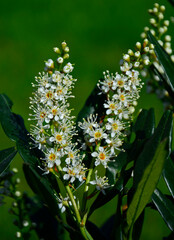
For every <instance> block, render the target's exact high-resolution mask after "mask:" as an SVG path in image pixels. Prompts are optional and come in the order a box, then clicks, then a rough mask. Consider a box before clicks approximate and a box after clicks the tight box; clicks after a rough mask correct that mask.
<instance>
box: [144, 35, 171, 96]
mask: <svg viewBox="0 0 174 240" xmlns="http://www.w3.org/2000/svg"><path fill="white" fill-rule="evenodd" d="M148 37H149V40H150V42H151V43H152V44H154V46H155V53H156V56H157V58H158V61H159V63H160V64H161V66H162V67H163V70H164V74H165V76H166V81H167V84H168V86H169V87H170V88H171V90H172V91H173V92H174V64H173V62H172V61H171V59H170V56H169V55H168V54H167V53H166V51H165V50H164V49H163V47H161V45H160V44H159V43H158V41H157V40H156V38H155V37H154V36H153V35H152V34H151V32H150V31H149V32H148Z"/></svg>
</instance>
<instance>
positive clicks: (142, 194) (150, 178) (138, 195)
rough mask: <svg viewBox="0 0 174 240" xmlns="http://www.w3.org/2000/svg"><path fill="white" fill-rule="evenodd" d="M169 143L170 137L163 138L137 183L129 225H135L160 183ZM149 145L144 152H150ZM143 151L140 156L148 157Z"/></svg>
mask: <svg viewBox="0 0 174 240" xmlns="http://www.w3.org/2000/svg"><path fill="white" fill-rule="evenodd" d="M167 145H168V139H165V140H163V142H161V143H160V144H159V145H158V147H157V149H155V154H154V156H153V158H152V159H151V162H150V163H149V164H148V165H147V166H146V168H145V170H144V172H143V175H142V177H141V179H140V181H139V183H138V184H137V187H136V191H135V193H134V195H133V198H132V201H131V203H130V205H129V207H128V211H127V223H128V225H129V227H132V226H133V224H134V223H135V221H136V220H137V218H138V217H139V216H140V214H141V213H142V211H143V209H144V207H145V206H146V204H147V203H148V201H149V199H150V197H151V195H152V193H153V191H154V189H155V187H156V185H157V183H158V180H159V177H160V175H161V172H162V169H163V166H164V162H165V160H166V158H167V157H168V154H169V153H168V150H167V149H166V147H167ZM148 147H149V144H148V145H146V147H145V149H144V151H143V153H146V151H147V152H148ZM143 153H142V155H141V156H140V157H142V158H146V157H147V156H146V154H144V155H143ZM149 157H152V156H149ZM144 160H145V159H144Z"/></svg>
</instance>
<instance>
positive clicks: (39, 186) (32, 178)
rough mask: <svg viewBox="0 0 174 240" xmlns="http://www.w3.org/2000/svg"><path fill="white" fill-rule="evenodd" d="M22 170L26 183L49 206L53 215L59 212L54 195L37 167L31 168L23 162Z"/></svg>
mask: <svg viewBox="0 0 174 240" xmlns="http://www.w3.org/2000/svg"><path fill="white" fill-rule="evenodd" d="M23 170H24V174H25V178H26V180H27V183H28V184H29V186H30V187H31V189H32V190H33V192H34V193H36V194H38V196H39V197H40V198H41V200H42V201H43V202H44V203H45V204H46V205H47V206H48V207H49V208H50V210H51V212H52V214H53V215H57V214H58V213H59V209H58V204H57V201H56V197H55V196H54V192H53V189H52V188H51V186H50V184H49V181H48V180H47V177H46V176H45V175H43V172H40V170H39V169H33V168H32V167H31V166H29V165H28V164H23Z"/></svg>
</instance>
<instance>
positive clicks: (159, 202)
mask: <svg viewBox="0 0 174 240" xmlns="http://www.w3.org/2000/svg"><path fill="white" fill-rule="evenodd" d="M152 200H153V202H154V204H155V206H156V208H157V209H158V211H159V213H160V214H161V216H162V218H163V219H164V221H165V222H166V224H167V226H168V227H169V228H170V230H172V231H174V205H173V202H171V201H170V200H169V199H168V198H166V197H165V195H163V194H162V193H161V191H160V190H159V189H156V190H155V191H154V193H153V195H152Z"/></svg>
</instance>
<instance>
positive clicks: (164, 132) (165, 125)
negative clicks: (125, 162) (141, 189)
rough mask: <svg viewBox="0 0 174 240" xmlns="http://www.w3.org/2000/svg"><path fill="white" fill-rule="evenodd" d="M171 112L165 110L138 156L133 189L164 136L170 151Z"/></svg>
mask: <svg viewBox="0 0 174 240" xmlns="http://www.w3.org/2000/svg"><path fill="white" fill-rule="evenodd" d="M172 127H173V126H172V113H171V112H170V111H166V112H165V113H164V114H163V116H162V118H161V120H160V122H159V124H158V127H157V129H156V130H155V132H154V134H153V136H152V137H151V139H149V140H148V141H147V142H146V144H145V145H144V148H143V151H142V152H141V154H140V156H139V157H138V159H137V161H136V165H135V170H134V189H135V188H136V187H137V185H138V184H139V182H140V180H141V178H142V176H143V173H144V170H145V169H146V167H147V166H148V164H150V162H151V161H152V159H153V157H154V155H155V153H156V149H157V147H158V145H159V144H160V142H161V141H163V140H164V139H165V138H168V143H167V145H168V154H169V153H170V152H171V134H172Z"/></svg>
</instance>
